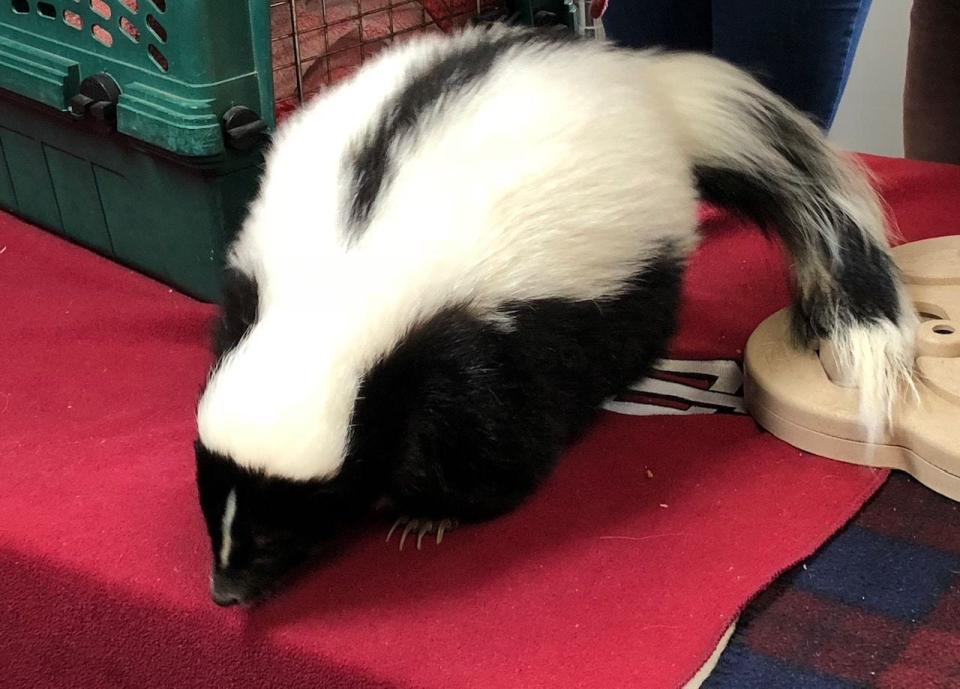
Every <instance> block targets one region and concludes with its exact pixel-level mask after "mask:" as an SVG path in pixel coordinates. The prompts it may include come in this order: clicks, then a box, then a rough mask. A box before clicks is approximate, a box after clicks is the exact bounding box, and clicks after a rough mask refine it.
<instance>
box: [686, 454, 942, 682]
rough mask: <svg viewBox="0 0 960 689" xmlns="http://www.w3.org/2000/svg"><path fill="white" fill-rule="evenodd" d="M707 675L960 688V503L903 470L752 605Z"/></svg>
mask: <svg viewBox="0 0 960 689" xmlns="http://www.w3.org/2000/svg"><path fill="white" fill-rule="evenodd" d="M703 686H704V689H874V688H875V689H956V688H957V687H960V505H958V504H957V503H955V502H952V501H950V500H947V499H946V498H943V497H941V496H940V495H937V494H936V493H934V492H932V491H930V490H927V489H926V488H924V487H923V486H921V485H920V484H919V483H917V482H916V481H914V480H913V479H911V478H910V477H908V476H906V475H904V474H900V473H897V474H894V476H893V477H891V479H890V481H889V482H888V483H887V484H886V485H885V486H884V487H883V488H882V489H881V490H880V492H879V493H878V494H877V495H876V496H875V497H874V499H873V500H872V501H871V502H870V503H869V504H868V505H867V506H866V507H865V508H864V510H863V511H862V512H861V513H860V514H859V515H858V516H857V517H856V519H854V520H853V522H851V523H850V524H849V525H848V526H847V527H846V528H845V529H844V530H843V531H841V532H840V533H839V534H838V535H837V536H836V537H835V538H834V539H833V540H831V541H830V542H829V543H828V544H827V545H826V546H824V547H823V548H822V549H821V550H820V551H819V552H818V553H817V554H816V555H815V556H814V557H812V558H810V559H809V560H807V561H806V562H804V563H803V564H801V565H798V566H797V567H796V568H794V569H793V570H791V571H790V572H789V573H788V574H786V575H784V576H783V577H781V578H780V580H779V581H778V582H777V583H776V584H775V585H774V586H773V587H771V588H770V589H768V590H767V591H765V592H764V593H763V594H761V595H760V596H759V597H758V598H757V599H756V600H755V601H754V602H753V603H752V604H751V605H750V606H749V607H748V608H747V610H746V611H745V612H744V614H743V616H742V618H741V620H740V622H739V624H738V629H737V631H736V633H735V634H734V637H733V638H732V640H731V642H730V645H729V646H728V647H727V650H726V651H725V652H724V653H723V655H722V656H721V658H720V662H719V663H718V665H717V668H716V670H715V671H714V673H713V675H712V676H711V677H710V679H709V680H707V682H706V683H705V684H704V685H703Z"/></svg>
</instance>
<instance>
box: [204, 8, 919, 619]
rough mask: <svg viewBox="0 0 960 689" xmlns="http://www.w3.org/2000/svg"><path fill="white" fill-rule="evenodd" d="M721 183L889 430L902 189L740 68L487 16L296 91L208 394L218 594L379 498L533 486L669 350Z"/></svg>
mask: <svg viewBox="0 0 960 689" xmlns="http://www.w3.org/2000/svg"><path fill="white" fill-rule="evenodd" d="M308 199H309V200H312V201H313V203H312V205H311V208H310V210H309V211H307V210H306V209H305V208H304V201H305V200H308ZM701 199H706V200H709V201H712V202H716V203H720V204H723V205H726V206H728V207H730V208H732V209H734V210H736V211H739V212H741V213H743V214H745V215H746V216H748V217H750V218H752V219H754V220H756V221H757V222H758V223H760V224H761V225H762V226H763V227H765V228H767V229H768V230H769V231H771V232H773V233H776V234H777V235H778V236H779V238H780V239H781V240H782V242H783V244H784V245H785V246H786V248H787V250H788V251H789V253H790V255H791V257H792V261H793V264H794V268H795V271H794V273H795V280H794V281H795V291H796V303H795V307H794V310H795V319H794V325H795V331H796V336H797V340H798V342H799V343H802V344H810V343H816V342H818V341H821V340H828V341H830V343H831V344H832V345H833V346H834V348H835V349H836V351H837V352H838V353H839V361H840V363H841V365H842V367H843V370H844V372H845V373H846V375H847V376H849V378H850V379H851V380H852V381H853V382H854V383H855V384H857V385H858V386H859V388H860V392H861V396H862V404H861V416H862V418H863V421H864V423H865V424H867V425H868V426H869V428H870V429H872V430H873V431H874V432H875V433H879V432H881V431H882V430H883V428H884V427H885V424H886V423H887V422H888V417H889V414H890V413H891V412H890V410H891V407H892V404H893V403H894V401H895V398H896V397H897V395H898V392H899V391H900V389H901V388H902V386H904V385H909V381H910V375H911V364H910V362H911V361H912V357H911V348H912V335H911V334H912V332H913V328H914V323H915V318H916V316H915V314H914V311H913V308H912V305H911V304H910V303H909V302H908V301H907V299H906V298H905V296H904V294H905V293H904V291H903V289H902V286H901V284H900V282H899V278H898V276H897V274H896V271H895V267H894V265H893V263H892V261H891V258H890V255H889V253H888V250H889V245H888V243H887V238H886V232H885V229H886V222H885V215H884V213H883V211H882V209H881V206H880V204H879V202H878V200H877V198H876V196H875V194H874V192H873V191H872V189H871V187H870V184H869V182H868V180H867V178H866V176H865V174H864V173H863V172H861V171H860V170H859V169H858V168H857V167H855V166H854V165H853V164H852V163H850V162H847V161H846V160H844V159H843V158H842V157H841V156H839V155H838V154H837V153H835V152H834V151H833V150H832V149H831V148H830V146H829V145H828V144H827V143H826V141H825V140H824V137H823V136H822V134H821V133H820V131H819V130H818V129H817V128H816V127H815V126H814V125H813V124H812V123H811V122H809V121H808V120H806V119H805V118H804V117H803V116H801V115H800V114H798V113H797V112H796V111H795V110H794V109H792V108H791V107H790V106H789V105H788V104H787V103H786V102H784V101H783V100H781V99H780V98H778V97H776V96H774V95H773V94H771V93H770V92H769V91H767V90H766V89H765V88H763V87H762V86H760V85H759V84H758V83H757V82H755V81H754V80H753V79H752V78H750V77H748V76H746V75H745V74H743V73H741V72H740V71H739V70H737V69H736V68H733V67H731V66H729V65H727V64H725V63H722V62H720V61H717V60H716V59H714V58H710V57H706V56H698V55H689V54H661V53H653V52H651V53H638V52H634V51H627V50H623V49H618V48H614V47H611V46H609V45H604V44H601V43H598V42H588V41H577V40H570V39H567V38H565V37H564V38H561V37H560V36H558V35H555V34H553V33H546V34H545V33H540V32H536V33H535V32H531V31H529V30H525V29H517V28H506V27H502V26H501V27H491V28H483V29H479V28H475V29H468V30H465V31H464V32H463V33H462V34H459V35H457V36H453V37H450V36H446V37H444V36H433V37H427V38H422V39H418V40H417V41H415V42H411V43H407V44H404V45H401V46H399V47H396V48H393V49H391V50H390V51H388V52H387V53H386V54H384V55H381V56H380V57H378V58H377V59H376V60H375V61H374V62H372V63H369V64H367V65H366V66H365V67H364V68H362V69H361V70H360V71H359V72H358V73H357V74H356V75H355V76H354V77H353V78H352V79H351V80H350V81H349V82H347V83H344V84H342V85H340V86H338V87H335V88H333V89H331V90H330V91H329V92H328V94H327V95H326V96H324V97H322V98H319V99H317V100H316V101H314V102H312V103H310V104H309V105H307V106H305V107H304V108H303V109H302V110H301V111H299V112H298V113H296V114H294V115H293V116H292V117H291V118H290V120H288V121H287V122H286V123H285V124H284V125H283V126H282V127H281V128H280V129H279V131H277V133H276V135H275V138H274V140H273V143H272V146H271V149H270V151H269V153H268V157H267V165H266V170H265V174H264V178H263V180H262V184H261V188H260V191H259V194H258V197H257V198H256V200H255V201H254V202H253V203H252V205H251V207H250V209H249V213H248V216H247V218H246V220H245V222H244V224H243V226H242V228H241V230H240V232H239V234H238V236H237V238H236V239H235V241H234V243H233V244H232V246H231V248H230V250H229V252H228V261H227V269H226V271H227V272H226V284H225V292H224V300H223V304H222V308H221V311H220V315H219V318H218V321H217V325H216V333H215V338H214V340H215V342H214V350H215V351H214V354H215V356H216V363H215V364H214V365H213V367H212V369H211V372H210V375H209V377H208V380H207V382H206V385H205V387H204V390H203V392H202V395H201V398H200V401H199V404H198V409H197V423H198V436H199V437H198V439H197V442H196V445H195V450H196V465H197V483H198V490H199V496H200V503H201V508H202V511H203V515H204V518H205V521H206V525H207V529H208V532H209V536H210V539H211V543H212V550H213V558H214V566H213V576H212V594H213V598H214V601H215V602H217V603H218V604H220V605H232V604H237V603H252V602H255V601H257V600H258V599H261V598H263V597H265V596H267V595H269V594H270V593H272V592H274V591H276V590H277V588H278V587H279V586H280V585H281V584H282V583H283V582H284V581H285V579H286V578H287V576H288V574H289V573H290V572H292V571H293V570H294V569H295V568H297V566H298V565H300V564H301V563H303V562H305V561H306V560H307V559H308V557H311V556H314V555H316V553H317V551H318V548H321V547H323V546H324V544H327V543H329V542H331V541H332V539H334V537H336V536H337V535H338V534H341V533H343V530H344V529H345V528H346V527H347V526H348V525H350V524H352V523H354V522H355V520H357V519H359V518H360V517H361V516H362V515H363V514H364V513H367V512H369V511H370V510H371V509H372V506H373V505H374V504H375V503H377V502H378V501H381V500H386V501H388V502H389V503H390V504H391V505H392V507H393V508H394V509H395V510H396V511H397V514H402V515H409V516H411V517H418V518H421V519H422V520H423V521H421V522H420V523H421V524H424V525H425V528H427V529H429V528H431V525H432V524H438V523H439V522H440V520H441V519H443V518H456V519H458V520H463V521H478V520H485V519H490V518H493V517H496V516H497V515H500V514H503V513H505V512H507V511H509V510H511V509H512V508H514V507H515V506H517V505H518V504H519V503H520V502H521V501H522V500H523V499H524V498H526V497H527V496H529V495H530V494H531V492H533V491H534V490H535V489H536V488H537V486H538V484H540V483H541V482H542V481H543V479H544V477H546V476H547V475H548V474H549V473H550V471H551V469H552V468H553V467H554V465H555V463H556V462H557V459H558V457H559V456H560V455H561V453H562V451H563V450H564V448H565V447H566V446H567V445H568V444H569V443H570V442H571V441H572V439H574V438H575V437H576V436H577V434H578V433H580V432H581V431H582V430H583V429H584V428H585V426H586V425H587V424H589V423H590V421H591V419H592V418H593V416H594V413H595V410H596V409H597V408H598V407H599V406H600V404H601V403H602V402H603V401H604V400H605V399H606V398H608V397H610V396H612V395H614V394H616V393H618V392H620V391H621V390H622V389H624V388H625V387H626V386H627V385H629V384H630V383H633V382H635V381H636V380H638V379H640V378H642V377H643V376H644V375H645V374H646V372H647V371H648V369H649V367H650V366H651V365H652V364H653V363H654V362H655V360H656V359H657V358H658V356H660V355H661V354H663V353H664V351H665V348H666V346H667V344H668V341H669V338H670V337H671V334H672V333H673V331H674V327H675V321H676V315H677V310H678V300H679V290H680V282H681V277H682V275H683V271H684V266H685V262H686V260H687V257H688V256H689V254H690V253H691V251H692V250H693V249H694V247H695V246H696V245H697V241H698V235H697V204H698V201H699V200H701ZM428 520H429V522H428Z"/></svg>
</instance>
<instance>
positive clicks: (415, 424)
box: [351, 252, 682, 520]
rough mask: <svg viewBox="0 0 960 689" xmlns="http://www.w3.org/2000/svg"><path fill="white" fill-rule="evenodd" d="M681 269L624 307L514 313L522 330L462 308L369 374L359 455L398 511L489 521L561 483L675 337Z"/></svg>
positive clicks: (617, 303) (562, 306)
mask: <svg viewBox="0 0 960 689" xmlns="http://www.w3.org/2000/svg"><path fill="white" fill-rule="evenodd" d="M681 273H682V261H681V259H679V258H677V257H676V254H675V253H673V252H668V253H666V254H665V255H664V256H663V257H662V258H660V259H659V260H657V261H655V262H654V263H653V264H651V265H650V267H649V268H648V269H647V270H645V271H644V272H643V273H641V274H640V275H638V276H636V277H635V279H634V280H633V281H632V283H631V284H630V287H629V289H628V290H627V291H626V292H625V293H623V294H622V295H621V296H619V297H617V298H615V299H609V300H605V301H598V302H573V301H567V300H562V299H548V300H541V301H533V302H521V303H514V304H509V305H508V306H507V307H506V309H505V312H506V313H508V314H509V316H510V317H511V319H512V326H511V327H510V328H505V327H504V326H503V324H492V323H490V322H487V321H483V320H480V319H478V318H477V317H476V316H475V315H473V314H472V313H471V312H470V310H469V309H467V308H451V309H448V310H447V311H445V312H443V313H441V314H439V315H438V316H436V317H435V318H433V319H432V320H431V321H430V322H428V323H426V324H424V325H422V326H421V327H420V328H418V329H417V330H416V331H414V332H412V333H411V334H410V335H409V336H408V337H407V338H406V340H405V341H404V342H403V343H402V344H401V345H400V346H399V347H398V348H397V349H396V351H394V352H393V353H392V354H391V355H390V356H388V357H387V358H386V359H385V360H384V361H383V362H382V363H381V364H380V365H379V366H378V367H377V368H376V369H374V370H373V371H372V372H371V373H370V374H369V375H368V377H367V379H366V381H365V383H364V385H363V389H362V393H361V399H360V401H359V402H358V406H357V411H356V415H355V418H354V439H353V447H352V450H351V454H352V456H354V457H357V458H363V457H376V458H379V460H380V462H382V464H379V463H375V462H373V461H368V462H367V465H368V466H380V467H381V468H382V470H383V471H384V472H385V476H384V478H383V481H384V482H385V490H386V493H387V495H388V497H389V498H391V501H392V502H393V503H394V504H395V505H396V506H397V508H398V509H399V510H400V511H402V512H404V513H407V514H412V515H415V516H426V517H435V518H443V517H456V518H459V519H461V520H481V519H487V518H491V517H494V516H497V515H498V514H501V513H503V512H506V511H508V510H510V509H512V508H513V507H515V506H516V505H517V504H518V503H519V502H521V501H522V500H523V499H524V498H526V497H527V496H528V495H529V494H530V493H531V492H533V491H534V489H535V488H536V487H537V486H538V485H539V483H540V482H541V481H542V480H543V479H544V478H545V477H546V476H547V475H548V474H549V473H550V471H551V470H552V469H553V467H554V465H555V463H556V462H557V460H558V458H559V457H560V455H561V453H562V452H563V450H564V449H565V448H566V447H567V446H568V444H569V443H570V442H571V441H572V440H574V439H575V437H576V436H577V434H579V433H580V432H581V431H582V430H584V428H585V427H586V426H587V425H588V424H589V422H590V421H591V420H592V419H593V417H594V415H595V413H596V410H597V408H598V407H599V405H600V404H601V403H602V402H603V401H604V400H605V399H607V398H608V397H611V396H613V395H615V394H617V393H619V392H621V391H622V390H623V389H624V388H626V387H627V386H628V385H629V384H630V383H633V382H635V381H637V380H639V379H641V378H642V377H643V376H644V375H646V373H647V372H648V371H649V368H650V366H651V365H652V364H653V362H654V361H655V360H656V359H657V358H658V357H659V356H661V355H662V354H663V352H664V350H665V347H666V345H667V342H668V339H669V338H670V336H671V335H672V333H673V331H674V327H675V322H674V320H675V315H676V312H677V306H678V299H679V297H678V295H679V286H680V277H681Z"/></svg>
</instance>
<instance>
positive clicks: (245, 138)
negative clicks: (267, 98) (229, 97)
mask: <svg viewBox="0 0 960 689" xmlns="http://www.w3.org/2000/svg"><path fill="white" fill-rule="evenodd" d="M266 131H267V123H266V122H264V121H263V120H262V119H260V116H259V115H257V113H255V112H254V111H253V110H251V109H250V108H248V107H246V106H243V105H235V106H233V107H232V108H230V109H229V110H227V111H226V112H225V113H224V114H223V134H224V137H225V138H226V141H227V146H229V147H230V148H233V149H236V150H238V151H247V150H250V149H251V148H253V147H254V146H256V145H257V143H259V142H260V140H261V139H262V138H263V135H264V133H265V132H266Z"/></svg>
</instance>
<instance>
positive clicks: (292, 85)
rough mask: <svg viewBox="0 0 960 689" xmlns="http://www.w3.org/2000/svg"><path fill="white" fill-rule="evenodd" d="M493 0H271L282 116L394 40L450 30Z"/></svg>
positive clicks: (491, 7)
mask: <svg viewBox="0 0 960 689" xmlns="http://www.w3.org/2000/svg"><path fill="white" fill-rule="evenodd" d="M500 6H501V3H500V2H499V1H498V0H271V4H270V13H271V15H270V20H271V38H272V49H273V50H272V52H273V79H274V91H275V94H276V101H277V114H278V116H282V115H284V114H285V113H287V112H289V111H291V110H293V109H294V108H296V107H297V106H298V105H299V104H301V103H303V102H304V101H305V100H307V99H308V98H309V97H310V96H312V95H313V94H315V93H317V92H319V91H321V90H323V88H325V87H326V86H329V85H331V84H334V83H336V82H337V81H339V80H340V79H343V78H344V77H346V76H349V75H350V74H352V73H353V72H354V71H355V70H356V69H357V68H358V67H359V66H360V65H361V64H363V62H364V61H366V60H367V59H369V58H370V57H372V56H373V55H375V54H376V53H377V52H379V51H380V50H382V49H383V48H384V47H386V46H387V45H389V44H390V43H392V42H394V41H400V40H404V39H405V38H409V37H411V36H415V35H417V34H420V33H423V32H427V31H451V30H454V29H457V28H459V27H462V26H464V25H465V24H466V23H468V22H469V21H470V20H471V18H473V17H474V16H476V15H477V14H479V13H482V12H487V11H491V10H496V9H498V8H499V7H500Z"/></svg>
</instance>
